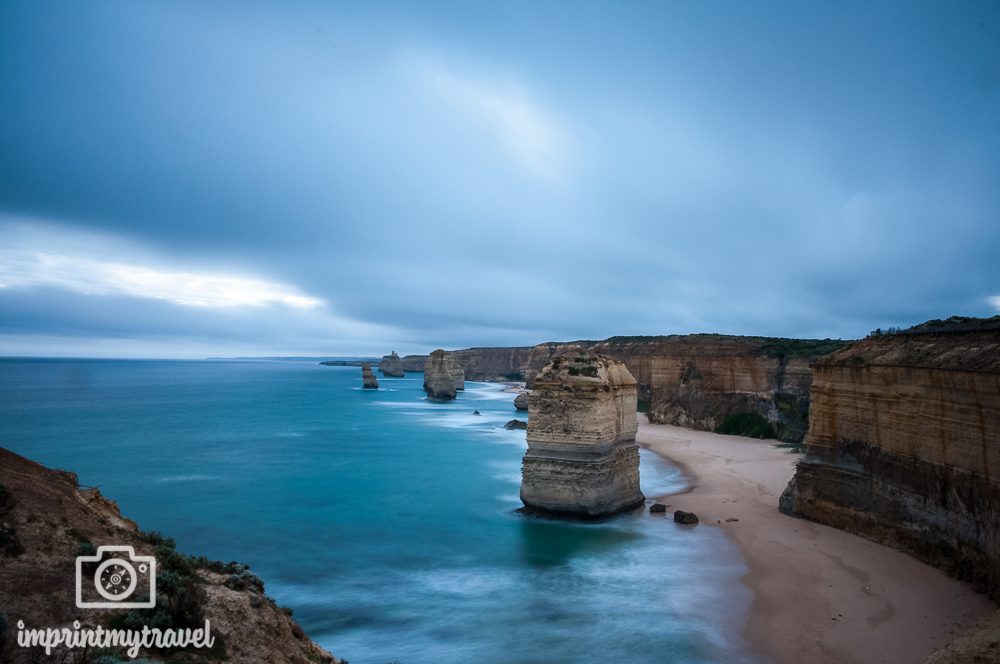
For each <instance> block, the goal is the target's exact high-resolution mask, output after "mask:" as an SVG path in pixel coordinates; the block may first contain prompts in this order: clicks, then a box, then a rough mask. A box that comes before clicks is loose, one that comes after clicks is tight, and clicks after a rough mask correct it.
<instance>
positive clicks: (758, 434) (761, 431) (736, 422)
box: [715, 413, 775, 438]
mask: <svg viewBox="0 0 1000 664" xmlns="http://www.w3.org/2000/svg"><path fill="white" fill-rule="evenodd" d="M715 432H716V433H724V434H728V435H731V436H746V437H748V438H774V437H775V433H774V427H773V426H772V425H771V423H770V422H768V421H767V420H765V419H764V418H763V417H761V416H760V415H758V414H757V413H737V414H735V415H727V416H726V418H725V419H724V420H722V423H721V424H719V425H718V426H717V427H715Z"/></svg>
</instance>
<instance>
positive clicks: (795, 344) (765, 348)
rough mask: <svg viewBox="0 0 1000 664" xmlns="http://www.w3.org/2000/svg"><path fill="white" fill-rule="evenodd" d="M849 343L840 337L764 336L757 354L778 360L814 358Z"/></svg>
mask: <svg viewBox="0 0 1000 664" xmlns="http://www.w3.org/2000/svg"><path fill="white" fill-rule="evenodd" d="M849 343H851V342H850V341H843V340H841V339H779V338H773V339H772V338H764V339H763V340H762V341H761V344H760V347H759V348H758V349H757V352H758V354H760V355H763V356H765V357H776V358H778V359H779V360H783V359H791V358H794V357H804V358H808V359H815V358H818V357H822V356H823V355H828V354H830V353H832V352H833V351H835V350H840V349H841V348H843V347H844V346H846V345H848V344H849Z"/></svg>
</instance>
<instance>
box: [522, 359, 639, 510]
mask: <svg viewBox="0 0 1000 664" xmlns="http://www.w3.org/2000/svg"><path fill="white" fill-rule="evenodd" d="M534 385H535V391H534V392H533V393H532V398H531V404H530V408H529V411H528V412H529V417H528V434H527V439H528V450H527V453H526V454H525V455H524V459H523V461H522V466H521V501H522V502H523V503H524V505H525V508H526V509H527V510H529V511H535V512H541V513H544V514H556V515H560V516H572V517H581V518H595V517H602V516H607V515H609V514H614V513H615V512H620V511H622V510H628V509H632V508H634V507H637V506H639V505H642V503H643V502H644V497H643V495H642V492H641V491H640V490H639V449H638V447H637V445H636V443H635V435H636V431H637V429H638V423H637V422H636V417H635V410H636V409H635V406H636V381H635V379H634V378H633V377H632V375H631V374H630V373H629V372H628V369H626V368H625V365H624V364H622V363H621V362H616V361H614V360H612V359H610V358H608V357H605V356H601V355H597V354H595V353H590V352H577V353H573V354H572V355H565V356H559V357H556V358H554V359H553V360H552V361H551V362H550V363H549V364H547V365H546V366H545V367H544V368H543V369H542V371H541V372H540V373H539V374H538V376H536V378H535V381H534Z"/></svg>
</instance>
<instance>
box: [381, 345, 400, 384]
mask: <svg viewBox="0 0 1000 664" xmlns="http://www.w3.org/2000/svg"><path fill="white" fill-rule="evenodd" d="M378 370H379V371H380V372H381V373H382V375H383V376H390V377H392V378H402V377H403V376H405V375H406V374H405V372H404V371H403V363H402V362H400V360H399V355H397V354H396V351H392V354H390V355H385V356H383V357H382V361H381V362H380V363H379V365H378Z"/></svg>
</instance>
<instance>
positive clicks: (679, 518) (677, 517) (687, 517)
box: [674, 510, 698, 524]
mask: <svg viewBox="0 0 1000 664" xmlns="http://www.w3.org/2000/svg"><path fill="white" fill-rule="evenodd" d="M674 521H676V522H677V523H685V524H692V523H698V515H697V514H695V513H694V512H685V511H684V510H676V511H675V512H674Z"/></svg>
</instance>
